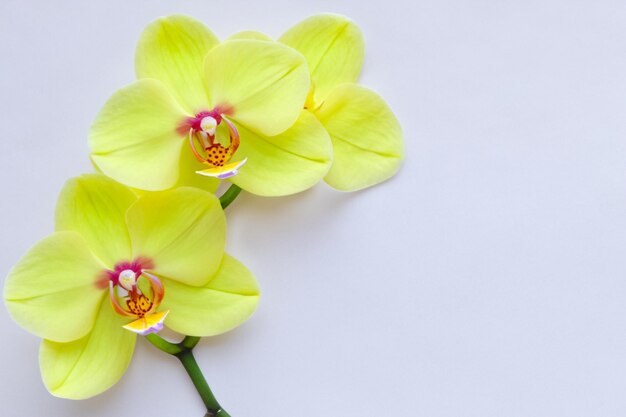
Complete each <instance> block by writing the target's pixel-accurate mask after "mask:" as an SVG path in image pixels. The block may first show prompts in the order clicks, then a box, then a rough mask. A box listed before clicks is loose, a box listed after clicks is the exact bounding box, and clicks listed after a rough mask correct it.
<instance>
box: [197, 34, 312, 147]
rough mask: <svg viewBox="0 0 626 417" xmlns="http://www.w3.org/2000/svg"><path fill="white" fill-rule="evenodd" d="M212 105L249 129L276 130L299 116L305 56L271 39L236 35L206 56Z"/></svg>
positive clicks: (306, 85)
mask: <svg viewBox="0 0 626 417" xmlns="http://www.w3.org/2000/svg"><path fill="white" fill-rule="evenodd" d="M205 77H206V85H207V91H208V92H209V96H210V97H211V102H212V105H213V106H215V107H217V108H218V109H220V111H221V112H222V113H223V114H226V115H229V116H231V117H232V118H233V119H235V120H236V121H238V122H239V123H241V124H243V125H245V126H246V127H248V128H249V129H252V130H254V131H256V132H259V133H262V134H265V135H276V134H278V133H281V132H283V131H285V130H286V129H287V128H289V127H290V126H291V125H292V124H293V123H294V122H295V121H296V119H297V118H298V115H299V114H300V110H301V109H302V107H303V106H304V101H305V99H306V95H307V93H308V90H309V85H310V79H309V72H308V69H307V66H306V62H305V61H304V57H302V55H301V54H299V53H298V52H296V51H295V50H293V49H291V48H289V47H287V46H285V45H281V44H279V43H275V42H266V41H258V40H234V41H228V42H224V43H222V44H220V45H218V46H216V47H215V48H213V49H212V50H211V51H210V52H209V54H208V55H207V59H206V61H205Z"/></svg>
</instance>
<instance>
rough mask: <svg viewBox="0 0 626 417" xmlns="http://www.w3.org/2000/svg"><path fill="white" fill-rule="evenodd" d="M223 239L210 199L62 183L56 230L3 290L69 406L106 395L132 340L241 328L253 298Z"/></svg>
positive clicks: (48, 380) (52, 385)
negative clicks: (168, 333) (171, 332)
mask: <svg viewBox="0 0 626 417" xmlns="http://www.w3.org/2000/svg"><path fill="white" fill-rule="evenodd" d="M225 234H226V221H225V216H224V213H223V211H222V209H221V207H220V203H219V201H218V199H217V198H216V197H215V196H214V195H212V194H211V193H208V192H206V191H202V190H199V189H197V188H191V187H183V188H177V189H174V190H170V191H164V192H159V193H146V194H144V195H142V196H140V197H138V196H136V195H135V194H134V193H133V192H132V191H131V190H130V189H128V188H127V187H125V186H123V185H121V184H119V183H116V182H114V181H113V180H111V179H109V178H107V177H105V176H104V175H101V174H90V175H85V176H81V177H78V178H74V179H72V180H70V181H68V182H67V184H66V185H65V187H64V188H63V191H62V192H61V195H60V198H59V201H58V204H57V210H56V231H55V232H54V233H53V234H52V235H50V236H48V237H46V238H44V239H43V240H41V241H40V242H39V243H37V244H36V245H35V246H34V247H33V248H32V249H31V250H30V251H29V252H28V253H27V254H26V255H25V256H24V257H23V258H22V259H21V260H20V261H19V262H18V263H17V265H16V266H15V267H14V268H13V270H12V271H11V272H10V274H9V276H8V278H7V279H6V282H5V287H4V298H5V304H6V306H7V308H8V310H9V313H10V314H11V316H12V317H13V319H14V320H15V321H16V322H17V323H18V324H20V325H21V326H23V327H24V328H26V329H27V330H29V331H30V332H32V333H34V334H36V335H37V336H40V337H42V338H43V339H44V340H43V341H42V343H41V348H40V355H39V360H40V367H41V374H42V378H43V381H44V383H45V385H46V387H47V388H48V390H49V391H50V392H51V393H52V394H54V395H56V396H59V397H64V398H72V399H82V398H88V397H91V396H93V395H96V394H99V393H101V392H102V391H105V390H106V389H108V388H109V387H111V386H112V385H113V384H115V383H116V382H117V381H118V380H119V379H120V378H121V376H122V374H123V373H124V371H125V370H126V368H127V366H128V364H129V361H130V359H131V356H132V353H133V349H134V345H135V339H136V335H137V334H140V335H149V334H150V333H155V332H158V331H159V330H160V329H161V328H162V327H163V325H164V324H165V325H166V326H167V327H168V328H170V329H172V330H174V331H176V332H179V333H182V334H188V335H193V336H211V335H216V334H219V333H223V332H225V331H228V330H230V329H232V328H234V327H236V326H238V325H239V324H241V323H242V322H244V321H245V320H246V319H247V318H248V317H249V316H250V315H251V314H252V312H253V311H254V309H255V307H256V304H257V301H258V297H259V291H258V287H257V283H256V280H255V279H254V277H253V275H252V274H251V273H250V271H248V270H247V269H246V268H245V267H244V266H243V265H242V264H241V263H239V262H238V261H236V260H235V259H234V258H232V257H230V256H228V255H226V254H224V242H225ZM150 336H155V335H150ZM188 356H189V354H187V359H188Z"/></svg>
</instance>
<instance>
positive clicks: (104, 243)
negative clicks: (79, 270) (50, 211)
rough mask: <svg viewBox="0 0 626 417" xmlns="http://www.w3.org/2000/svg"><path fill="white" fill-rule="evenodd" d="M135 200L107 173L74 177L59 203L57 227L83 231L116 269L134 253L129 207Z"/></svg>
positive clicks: (108, 265) (126, 189)
mask: <svg viewBox="0 0 626 417" xmlns="http://www.w3.org/2000/svg"><path fill="white" fill-rule="evenodd" d="M135 200H137V196H136V195H135V194H134V193H133V192H132V191H130V190H129V189H128V188H127V187H124V186H123V185H121V184H120V183H117V182H115V181H113V180H112V179H110V178H107V177H105V176H104V175H101V174H88V175H83V176H80V177H76V178H72V179H71V180H69V181H67V182H66V183H65V187H63V190H62V191H61V195H60V196H59V200H58V202H57V208H56V230H58V231H61V230H73V231H76V232H78V233H80V235H81V236H82V237H83V238H85V240H86V241H87V243H88V244H89V247H90V248H91V250H92V251H93V253H95V254H96V256H98V258H100V260H102V262H104V264H105V265H107V267H109V269H113V267H114V266H115V264H116V263H117V262H120V261H124V260H129V259H130V256H131V252H132V251H131V247H130V237H129V236H128V230H127V229H126V210H127V209H128V207H130V205H131V204H132V203H134V202H135Z"/></svg>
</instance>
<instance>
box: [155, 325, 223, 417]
mask: <svg viewBox="0 0 626 417" xmlns="http://www.w3.org/2000/svg"><path fill="white" fill-rule="evenodd" d="M145 338H146V340H147V341H148V342H150V343H152V344H153V345H154V346H155V347H156V348H157V349H160V350H162V351H163V352H165V353H169V354H170V355H173V356H176V357H177V358H178V360H180V363H182V364H183V367H184V368H185V371H187V374H188V375H189V378H191V382H193V385H194V386H195V387H196V390H197V391H198V394H200V398H202V402H204V405H205V406H206V409H207V414H206V415H205V417H230V414H228V413H227V412H226V411H225V410H224V409H223V408H222V406H221V405H220V404H219V403H218V402H217V399H216V398H215V395H213V392H212V391H211V388H210V387H209V384H208V383H207V382H206V379H205V378H204V375H202V371H201V370H200V367H199V366H198V362H196V358H194V356H193V353H192V351H193V348H194V347H195V346H196V345H197V344H198V342H199V341H200V338H199V337H196V336H185V338H184V339H183V341H182V342H180V343H172V342H168V341H167V340H165V339H163V338H162V337H161V336H159V335H157V334H156V333H151V334H149V335H147V336H145Z"/></svg>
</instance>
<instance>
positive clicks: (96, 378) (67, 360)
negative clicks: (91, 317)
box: [39, 299, 137, 400]
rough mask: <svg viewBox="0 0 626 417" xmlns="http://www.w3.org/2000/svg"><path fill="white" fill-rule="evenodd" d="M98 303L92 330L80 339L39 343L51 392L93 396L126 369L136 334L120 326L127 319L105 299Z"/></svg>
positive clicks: (42, 374)
mask: <svg viewBox="0 0 626 417" xmlns="http://www.w3.org/2000/svg"><path fill="white" fill-rule="evenodd" d="M99 307H100V308H99V312H98V318H97V320H96V324H95V326H94V327H93V330H92V331H91V332H90V333H89V334H87V335H85V336H84V337H82V338H81V339H78V340H75V341H73V342H69V343H57V342H52V341H50V340H44V341H43V342H42V343H41V347H40V349H39V367H40V369H41V376H42V378H43V381H44V384H45V386H46V388H47V389H48V391H50V393H51V394H53V395H55V396H57V397H62V398H69V399H74V400H79V399H85V398H89V397H93V396H94V395H97V394H100V393H101V392H103V391H106V390H107V389H109V388H110V387H111V386H112V385H114V384H115V383H116V382H117V381H119V379H120V378H121V377H122V375H123V374H124V372H125V371H126V368H127V367H128V364H129V363H130V359H131V357H132V355H133V350H134V348H135V340H136V339H137V336H136V335H135V334H133V333H131V332H129V331H126V330H124V329H123V328H122V326H123V325H124V324H125V323H126V322H127V321H128V319H124V318H123V317H121V316H119V315H117V314H116V313H115V312H114V311H113V309H112V308H111V306H110V305H109V300H108V299H105V300H104V301H102V303H101V304H100V306H99Z"/></svg>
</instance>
